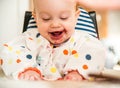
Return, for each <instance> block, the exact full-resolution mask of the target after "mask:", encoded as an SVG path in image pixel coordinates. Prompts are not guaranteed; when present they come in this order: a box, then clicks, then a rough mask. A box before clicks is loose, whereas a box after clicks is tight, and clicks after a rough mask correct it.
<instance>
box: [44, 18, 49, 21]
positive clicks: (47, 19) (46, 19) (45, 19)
mask: <svg viewBox="0 0 120 88" xmlns="http://www.w3.org/2000/svg"><path fill="white" fill-rule="evenodd" d="M42 20H43V21H49V20H50V18H42Z"/></svg>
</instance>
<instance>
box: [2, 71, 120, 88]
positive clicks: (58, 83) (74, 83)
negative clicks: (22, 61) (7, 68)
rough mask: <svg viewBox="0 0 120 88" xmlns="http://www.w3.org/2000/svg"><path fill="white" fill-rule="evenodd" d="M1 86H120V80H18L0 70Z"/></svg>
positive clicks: (77, 87)
mask: <svg viewBox="0 0 120 88" xmlns="http://www.w3.org/2000/svg"><path fill="white" fill-rule="evenodd" d="M0 88H120V80H119V81H118V80H109V81H105V80H103V81H102V80H98V81H17V80H10V79H6V78H5V77H4V75H3V74H2V72H0Z"/></svg>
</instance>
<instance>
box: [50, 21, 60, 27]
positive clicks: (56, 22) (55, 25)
mask: <svg viewBox="0 0 120 88" xmlns="http://www.w3.org/2000/svg"><path fill="white" fill-rule="evenodd" d="M50 27H52V28H59V27H61V24H60V22H59V21H52V22H51V25H50Z"/></svg>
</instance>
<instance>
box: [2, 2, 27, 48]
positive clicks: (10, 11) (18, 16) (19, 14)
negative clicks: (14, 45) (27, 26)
mask: <svg viewBox="0 0 120 88" xmlns="http://www.w3.org/2000/svg"><path fill="white" fill-rule="evenodd" d="M28 7H29V0H0V46H1V44H3V43H5V42H8V41H10V40H12V39H13V38H14V37H16V36H17V35H18V34H20V33H21V31H22V28H23V18H24V12H25V11H26V10H28Z"/></svg>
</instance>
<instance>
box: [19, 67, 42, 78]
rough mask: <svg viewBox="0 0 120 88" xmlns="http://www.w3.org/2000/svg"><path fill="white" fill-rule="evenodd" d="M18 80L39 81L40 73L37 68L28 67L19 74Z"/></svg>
mask: <svg viewBox="0 0 120 88" xmlns="http://www.w3.org/2000/svg"><path fill="white" fill-rule="evenodd" d="M18 79H20V80H41V79H42V76H41V72H40V71H39V70H38V69H37V68H32V67H29V68H27V69H25V70H24V71H23V72H21V73H19V75H18Z"/></svg>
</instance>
